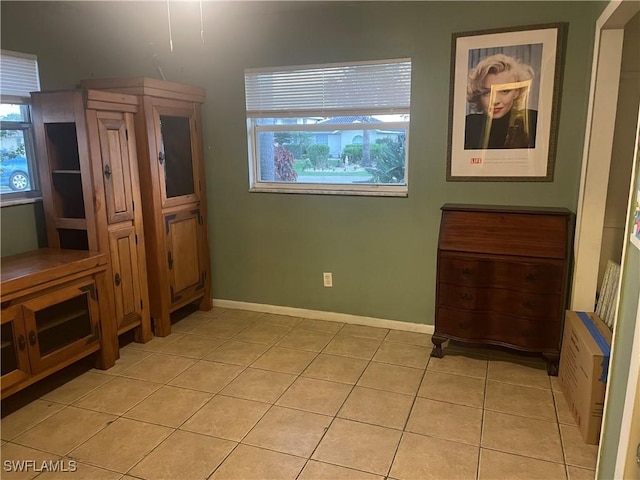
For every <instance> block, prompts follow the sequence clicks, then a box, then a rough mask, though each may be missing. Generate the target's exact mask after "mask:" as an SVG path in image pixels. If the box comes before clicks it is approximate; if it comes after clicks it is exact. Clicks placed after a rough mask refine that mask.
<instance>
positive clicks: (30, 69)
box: [0, 50, 40, 203]
mask: <svg viewBox="0 0 640 480" xmlns="http://www.w3.org/2000/svg"><path fill="white" fill-rule="evenodd" d="M38 90H40V79H39V75H38V61H37V59H36V57H35V56H33V55H27V54H22V53H17V52H9V51H6V50H2V55H1V57H0V97H1V102H0V199H1V200H2V203H5V202H14V201H25V199H28V198H33V197H38V196H40V193H39V192H38V181H37V174H36V170H37V169H36V165H35V154H34V146H33V133H32V123H31V106H30V101H31V95H30V93H31V92H32V91H38Z"/></svg>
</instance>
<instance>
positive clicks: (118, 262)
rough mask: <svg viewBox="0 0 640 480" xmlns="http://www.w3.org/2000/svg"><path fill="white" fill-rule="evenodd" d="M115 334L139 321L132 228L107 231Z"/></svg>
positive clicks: (137, 271)
mask: <svg viewBox="0 0 640 480" xmlns="http://www.w3.org/2000/svg"><path fill="white" fill-rule="evenodd" d="M109 249H110V252H111V267H112V270H113V279H112V281H113V292H114V296H115V306H116V322H117V327H118V333H120V331H121V330H122V329H123V328H126V327H128V326H130V325H131V324H133V323H139V322H140V321H141V318H142V297H141V294H140V271H139V269H138V245H137V240H136V231H135V228H134V227H133V226H125V227H122V228H115V229H110V230H109Z"/></svg>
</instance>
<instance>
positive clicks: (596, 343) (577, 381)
mask: <svg viewBox="0 0 640 480" xmlns="http://www.w3.org/2000/svg"><path fill="white" fill-rule="evenodd" d="M611 335H612V334H611V330H609V327H608V326H607V325H606V324H605V323H604V322H603V321H602V320H601V319H600V317H598V315H596V314H595V313H587V312H574V311H571V310H569V311H567V312H566V315H565V320H564V334H563V336H562V350H561V352H560V368H559V371H558V382H559V383H560V387H561V388H562V392H563V393H564V396H565V398H566V399H567V402H568V404H569V408H570V409H571V412H572V413H573V418H574V419H575V420H576V423H577V424H578V428H579V429H580V433H581V434H582V438H583V439H584V441H585V442H586V443H589V444H597V443H598V441H599V440H600V425H601V423H602V409H603V406H604V393H605V389H606V386H607V375H608V373H609V357H610V353H611Z"/></svg>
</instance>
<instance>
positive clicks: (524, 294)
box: [432, 204, 573, 373]
mask: <svg viewBox="0 0 640 480" xmlns="http://www.w3.org/2000/svg"><path fill="white" fill-rule="evenodd" d="M572 227H573V225H572V215H571V212H570V211H569V210H566V209H560V208H525V207H522V208H520V207H499V206H473V205H452V204H447V205H444V206H443V207H442V221H441V224H440V238H439V242H438V268H437V282H436V318H435V332H434V334H433V337H432V341H433V344H434V349H433V352H432V356H435V357H442V356H443V351H442V343H443V342H444V341H445V340H447V339H454V340H459V341H464V342H470V343H474V344H491V345H499V346H504V347H509V348H513V349H516V350H521V351H526V352H539V353H542V354H543V355H544V356H545V358H546V359H547V361H548V365H549V371H550V372H551V373H557V364H558V359H559V354H560V342H561V338H562V327H563V318H564V310H565V306H566V296H567V284H568V281H567V280H568V274H569V258H570V246H571V238H572Z"/></svg>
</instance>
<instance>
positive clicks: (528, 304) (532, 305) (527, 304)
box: [522, 300, 536, 310]
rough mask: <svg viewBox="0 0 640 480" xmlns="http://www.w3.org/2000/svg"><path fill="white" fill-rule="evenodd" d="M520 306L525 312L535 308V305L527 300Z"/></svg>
mask: <svg viewBox="0 0 640 480" xmlns="http://www.w3.org/2000/svg"><path fill="white" fill-rule="evenodd" d="M522 306H523V307H524V308H526V309H527V310H533V307H535V306H536V304H535V303H533V302H530V301H528V300H527V301H526V302H522Z"/></svg>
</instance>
